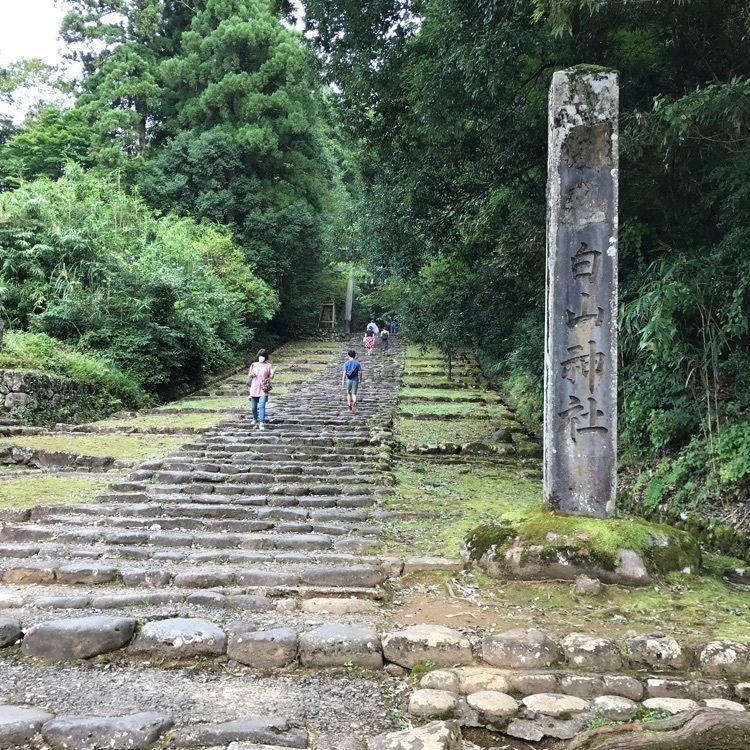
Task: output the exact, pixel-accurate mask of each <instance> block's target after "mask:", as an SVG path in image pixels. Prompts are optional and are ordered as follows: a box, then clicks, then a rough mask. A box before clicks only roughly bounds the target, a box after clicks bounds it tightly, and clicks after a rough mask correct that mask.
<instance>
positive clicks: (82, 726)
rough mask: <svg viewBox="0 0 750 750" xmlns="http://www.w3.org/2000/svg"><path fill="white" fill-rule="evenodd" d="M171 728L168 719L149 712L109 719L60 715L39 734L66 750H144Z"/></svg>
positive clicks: (170, 722)
mask: <svg viewBox="0 0 750 750" xmlns="http://www.w3.org/2000/svg"><path fill="white" fill-rule="evenodd" d="M171 726H172V719H171V718H170V717H169V716H166V715H165V714H159V713H151V712H148V713H138V714H132V715H130V716H116V717H112V718H106V717H98V716H61V717H59V718H57V719H53V720H52V721H48V722H47V723H46V724H45V725H44V726H43V727H42V735H43V737H44V739H45V741H46V742H48V743H49V744H50V745H52V746H53V747H56V748H64V749H65V750H144V748H147V747H149V746H150V745H152V744H153V743H154V742H156V740H158V739H159V737H161V735H162V734H163V733H164V732H165V731H166V730H167V729H169V728H170V727H171Z"/></svg>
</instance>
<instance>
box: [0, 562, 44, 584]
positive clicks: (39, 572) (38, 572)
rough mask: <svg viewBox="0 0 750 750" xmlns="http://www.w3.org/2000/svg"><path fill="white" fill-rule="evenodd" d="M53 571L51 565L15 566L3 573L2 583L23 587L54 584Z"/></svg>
mask: <svg viewBox="0 0 750 750" xmlns="http://www.w3.org/2000/svg"><path fill="white" fill-rule="evenodd" d="M54 582H55V569H54V567H53V566H51V565H44V564H39V565H16V566H14V567H12V568H8V570H6V571H5V573H3V583H5V584H18V585H24V584H27V583H42V584H44V583H54Z"/></svg>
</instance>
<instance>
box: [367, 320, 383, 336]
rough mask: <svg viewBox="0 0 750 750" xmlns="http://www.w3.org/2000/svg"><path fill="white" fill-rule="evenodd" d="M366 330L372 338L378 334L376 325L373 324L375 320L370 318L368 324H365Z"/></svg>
mask: <svg viewBox="0 0 750 750" xmlns="http://www.w3.org/2000/svg"><path fill="white" fill-rule="evenodd" d="M367 330H368V332H369V333H371V334H372V335H373V336H377V335H378V334H379V333H380V330H379V328H378V324H377V323H376V322H375V318H372V319H371V320H370V322H369V323H368V324H367Z"/></svg>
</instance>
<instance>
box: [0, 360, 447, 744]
mask: <svg viewBox="0 0 750 750" xmlns="http://www.w3.org/2000/svg"><path fill="white" fill-rule="evenodd" d="M326 356H330V353H329V352H326ZM336 359H337V361H336V363H335V364H334V365H333V366H331V367H329V368H326V370H324V371H322V372H317V371H316V372H315V373H314V374H312V373H308V372H305V368H288V367H286V366H281V367H280V372H281V373H282V374H289V373H291V371H292V369H295V370H296V371H297V374H299V375H300V382H298V383H291V382H289V381H285V382H280V384H281V385H283V386H284V387H285V389H288V390H287V393H286V394H284V395H278V396H276V395H274V396H273V397H272V398H271V401H270V404H269V409H268V429H267V430H266V431H265V432H261V431H259V430H257V428H254V427H253V426H251V424H250V422H249V419H248V418H247V415H246V414H242V415H241V417H240V418H234V419H231V418H230V419H224V420H223V421H222V422H220V423H219V424H218V425H217V426H215V427H209V428H198V429H195V430H185V432H193V433H194V434H195V437H191V438H186V439H185V441H184V445H183V446H182V447H180V448H179V449H177V450H175V451H174V453H173V454H172V455H170V456H168V457H165V458H158V459H149V460H146V461H142V462H140V463H139V464H138V465H137V466H136V468H135V470H134V471H132V472H131V473H130V474H129V476H128V478H127V479H125V480H119V481H118V482H116V483H115V484H113V485H111V486H110V487H109V488H108V489H107V490H106V491H105V492H102V493H101V494H100V496H99V497H98V498H97V502H95V503H76V504H71V505H67V506H66V505H49V504H44V498H43V497H40V501H41V504H40V505H37V506H35V507H34V508H31V509H28V510H21V509H10V510H6V511H2V512H0V521H2V520H3V519H5V520H4V522H2V523H1V524H0V610H1V611H2V612H3V615H8V614H11V615H12V616H13V617H16V618H17V619H18V621H19V623H22V627H21V625H20V624H19V628H20V630H19V635H20V636H21V637H22V641H21V651H22V654H23V656H22V657H21V656H12V657H11V658H12V659H13V660H15V663H17V665H18V668H19V669H20V671H21V672H23V673H24V674H26V673H27V672H28V670H30V669H35V667H34V666H33V665H30V664H29V662H28V658H29V657H40V658H42V659H43V660H44V661H43V662H40V664H41V665H50V664H51V663H54V662H58V661H68V660H70V659H72V660H79V659H90V658H92V657H96V656H98V657H100V658H99V659H97V660H95V661H94V662H93V663H91V666H92V667H93V668H94V669H96V668H99V667H101V666H102V665H105V666H106V667H107V668H109V667H111V668H112V669H113V670H117V669H127V668H129V667H128V666H127V665H128V663H131V664H132V665H133V668H135V667H137V668H138V670H139V671H138V672H135V673H134V677H133V684H134V685H136V686H137V685H139V684H140V680H141V675H142V674H143V670H144V669H148V668H150V667H149V666H148V665H149V664H152V663H155V664H161V663H162V662H165V663H168V664H171V663H172V662H174V663H177V664H181V663H182V662H183V661H184V662H185V663H186V664H187V665H193V664H195V660H196V659H199V660H201V661H200V662H199V663H201V664H204V663H205V660H214V662H215V666H216V668H217V670H221V671H223V670H224V669H226V667H227V664H228V665H229V668H230V669H236V668H237V666H239V667H241V668H243V669H246V668H247V667H251V668H257V669H261V670H267V669H269V668H272V667H286V666H289V665H292V666H294V665H298V666H299V665H301V666H303V667H305V668H315V669H317V668H325V667H339V668H345V669H347V670H350V669H352V668H354V667H359V668H367V669H380V668H382V667H383V666H384V663H385V660H384V657H383V649H382V645H381V637H382V635H381V633H379V632H378V629H377V628H376V627H375V625H376V623H378V622H380V621H382V617H383V614H382V611H381V610H380V608H379V607H378V602H380V601H387V599H388V596H389V594H388V588H387V584H388V580H389V578H392V577H396V576H399V575H402V574H403V573H405V572H411V571H415V570H420V569H422V567H421V566H424V568H425V569H434V567H435V566H437V567H438V568H440V567H441V565H442V566H443V567H442V569H454V566H455V563H454V562H453V561H442V562H441V561H435V560H423V561H420V560H417V559H415V560H411V559H409V560H406V559H401V558H390V557H384V556H380V555H378V554H377V553H376V550H377V549H378V546H379V539H380V537H381V536H382V534H383V532H384V530H385V529H386V526H385V524H384V523H383V521H384V520H385V519H386V518H389V517H391V516H392V515H393V513H391V512H385V511H384V510H382V503H383V502H384V501H385V500H386V499H387V497H388V496H389V495H390V494H391V493H392V489H390V487H389V485H390V484H392V483H393V482H394V476H393V474H392V472H391V469H392V464H391V460H390V452H391V449H390V447H389V444H388V441H390V440H392V432H391V430H390V428H391V416H392V413H393V408H394V403H395V396H396V392H397V389H398V372H399V368H400V363H399V362H398V361H396V360H395V359H389V360H387V361H386V360H385V359H383V360H377V361H375V358H373V361H372V362H369V361H368V362H366V364H365V368H366V377H367V378H369V381H368V383H367V387H366V389H364V393H363V395H364V399H363V403H362V405H361V408H360V413H359V414H358V415H356V416H355V415H352V414H350V413H348V412H347V411H346V408H345V405H344V399H343V390H342V389H341V387H340V358H339V357H337V358H336ZM316 362H317V361H316ZM320 364H330V360H328V361H326V362H325V363H324V362H323V360H322V359H321V361H320ZM311 374H312V377H309V376H310V375H311ZM306 376H307V377H306ZM305 378H306V379H305ZM303 379H304V380H303ZM235 394H236V395H238V396H240V395H241V396H245V395H246V393H245V385H244V376H238V377H234V378H231V379H230V380H229V381H225V383H223V384H222V385H218V386H212V387H211V388H210V389H209V390H208V391H207V392H206V394H205V395H206V396H209V395H210V396H221V397H226V396H234V395H235ZM191 400H192V397H191ZM204 401H205V404H204ZM240 403H241V402H240ZM246 408H247V407H246V406H245V407H244V409H243V408H242V406H240V405H239V404H238V407H237V408H236V409H235V408H234V407H231V406H229V407H227V406H221V407H217V406H216V405H214V404H211V403H210V399H208V398H206V399H204V400H202V401H199V402H198V403H195V404H192V405H190V406H182V405H181V404H180V403H179V402H178V403H175V404H172V405H170V406H169V407H167V408H166V409H159V410H153V411H152V417H153V416H158V415H160V414H161V415H164V416H165V420H164V424H165V425H169V419H170V418H169V416H168V415H169V414H170V413H173V412H185V413H187V412H189V411H200V412H202V411H215V412H217V413H218V412H223V411H225V410H227V409H228V410H229V411H228V412H227V416H228V417H230V416H231V415H232V413H237V412H239V411H244V410H245V409H246ZM9 429H13V428H12V427H11V428H9ZM64 429H69V431H70V432H71V437H72V439H74V434H75V433H81V432H91V433H97V432H102V433H108V432H113V433H118V432H122V433H126V434H127V433H131V432H133V433H137V432H141V431H143V432H153V433H160V432H161V433H165V434H168V433H170V432H172V431H173V430H172V429H171V428H168V427H158V426H155V427H153V428H151V427H149V428H139V429H131V428H127V427H126V428H124V429H123V428H118V427H113V428H112V429H111V430H110V429H109V428H108V427H104V426H102V425H87V426H80V427H75V428H68V427H65V428H64ZM176 429H177V431H181V430H180V429H179V428H176ZM58 434H59V433H58ZM102 615H107V617H103V616H102ZM136 618H137V621H136ZM7 620H8V618H7V617H6V620H5V624H3V622H2V617H0V625H3V628H5V629H4V630H3V633H5V632H6V631H7V629H8V627H9V626H8V624H7ZM11 630H12V627H11ZM12 640H13V639H11V642H12ZM35 642H36V645H35ZM39 644H41V645H39ZM3 645H6V643H2V644H0V646H3ZM14 653H16V652H14ZM110 654H111V655H112V656H113V657H114V661H112V662H109V663H108V659H109V656H108V655H110ZM191 668H192V667H191ZM211 669H213V666H209V670H211ZM170 674H171V673H170ZM310 675H311V677H306V678H305V679H306V680H309V679H317V678H315V677H312V673H310ZM245 679H246V680H249V681H250V683H251V684H252V681H254V680H257V679H258V673H257V672H255V673H248V674H247V676H246V678H245ZM81 684H84V685H85V684H87V680H85V679H84V681H83V683H81ZM332 685H334V683H330V685H326V686H324V687H322V688H320V692H321V693H323V694H325V692H326V691H327V690H328V689H330V687H331V686H332ZM136 689H137V688H136ZM169 689H171V688H169ZM169 689H167V692H168V691H169ZM334 689H337V688H334ZM81 690H84V691H88V690H89V688H88V687H82V688H81ZM298 690H299V693H300V701H304V700H306V699H305V698H303V697H302V696H303V695H304V691H305V690H306V688H299V689H298ZM367 690H368V691H369V690H371V686H369V685H368V686H367ZM282 692H283V690H282ZM163 693H164V690H162V691H161V694H163ZM91 698H92V701H93V703H95V702H96V694H95V693H94V692H92V695H91ZM144 700H145V699H144ZM228 700H229V701H230V702H231V701H232V698H231V697H229V698H228ZM160 705H161V704H160ZM133 707H134V708H137V709H138V710H145V709H146V707H147V705H146V703H145V702H141V700H137V701H136V703H135V705H134V706H133ZM94 713H101V712H100V711H99V710H97V711H95V712H94ZM123 713H124V711H123ZM247 713H250V712H247ZM73 714H74V715H75V712H73ZM105 715H106V714H105ZM236 715H237V716H238V717H239V716H242V712H241V711H238V712H237V714H236ZM190 718H191V719H192V716H190ZM311 719H312V726H313V727H314V726H315V723H316V720H315V718H314V716H313V717H308V721H310V720H311ZM102 722H103V723H106V720H102ZM204 722H205V719H204ZM0 723H1V722H0ZM175 723H176V724H177V725H178V727H179V728H178V730H177V731H176V732H175V733H174V734H173V735H165V736H164V738H163V739H162V740H161V742H162V744H163V745H164V747H172V746H174V747H185V748H187V747H209V746H210V747H212V748H224V749H225V750H226V748H228V747H229V746H230V742H229V741H225V740H227V738H228V737H230V736H232V737H234V736H235V735H231V734H230V733H231V732H232V731H234V730H236V729H237V727H230V728H229V729H226V727H222V726H221V725H219V726H218V728H217V726H216V724H215V723H214V724H200V723H198V724H197V725H196V726H195V727H192V726H191V727H185V716H184V715H182V716H181V717H180V718H179V719H175ZM76 726H77V725H76ZM285 726H286V725H285ZM183 728H184V730H185V731H183ZM100 729H101V727H99V728H97V727H95V728H94V729H92V730H91V731H92V732H98V731H100ZM187 729H190V730H191V731H192V730H194V731H192V733H188V732H187ZM239 729H241V730H242V731H243V732H245V734H246V735H247V737H245V736H244V735H243V734H242V733H240V734H238V735H236V737H237V739H240V738H241V739H242V740H243V742H250V743H251V744H249V745H247V747H249V748H253V750H256V748H257V750H264V748H265V750H278V748H279V747H282V746H283V747H304V746H306V745H307V744H308V738H307V735H306V734H303V733H302V730H301V729H298V728H294V727H292V728H289V729H284V730H283V732H280V734H279V736H278V741H269V742H267V743H266V744H265V745H264V744H262V743H261V744H258V743H259V739H260V735H258V736H257V737H256V736H255V735H253V734H252V732H253V731H254V730H253V727H252V725H249V728H248V726H244V725H243V726H242V727H239ZM204 730H205V731H204ZM40 731H41V734H42V735H43V736H44V737H45V738H46V736H47V735H48V734H50V731H51V730H50V729H49V727H48V728H47V729H46V730H45V729H44V725H43V724H40V725H39V726H37V727H36V729H35V732H36V734H35V735H34V736H35V737H36V739H35V741H38V740H39V732H40ZM76 731H77V729H76ZM101 731H104V732H105V734H106V731H107V727H106V726H105V728H104V730H101ZM238 731H239V730H238ZM228 732H229V733H228ZM284 732H286V734H284ZM295 732H296V733H295ZM51 736H52V735H51V734H50V737H51ZM314 736H316V735H314ZM1 737H2V732H1V730H0V738H1ZM175 738H180V739H179V741H177V742H176V743H175ZM209 740H211V744H210V745H209V744H208V741H209ZM253 743H254V744H253ZM1 746H2V742H0V747H1ZM231 747H232V748H233V750H234V748H235V745H231ZM244 748H245V745H244V744H237V746H236V750H244Z"/></svg>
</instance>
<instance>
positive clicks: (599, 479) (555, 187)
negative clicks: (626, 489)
mask: <svg viewBox="0 0 750 750" xmlns="http://www.w3.org/2000/svg"><path fill="white" fill-rule="evenodd" d="M617 116H618V81H617V74H616V73H615V72H613V71H607V70H601V69H591V68H589V67H580V68H571V69H569V70H563V71H558V72H557V73H555V75H554V77H553V80H552V87H551V89H550V101H549V118H550V123H549V124H550V138H549V162H548V188H547V200H548V204H547V279H546V295H547V296H546V330H545V373H544V376H545V389H544V391H545V393H544V395H545V405H544V497H545V501H546V503H547V505H548V506H549V507H550V509H553V510H559V511H562V512H565V513H574V514H579V515H589V516H597V517H600V518H603V517H607V516H610V515H612V513H613V512H614V505H615V491H616V474H615V469H616V461H617V329H616V324H617V165H618V151H617Z"/></svg>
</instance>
